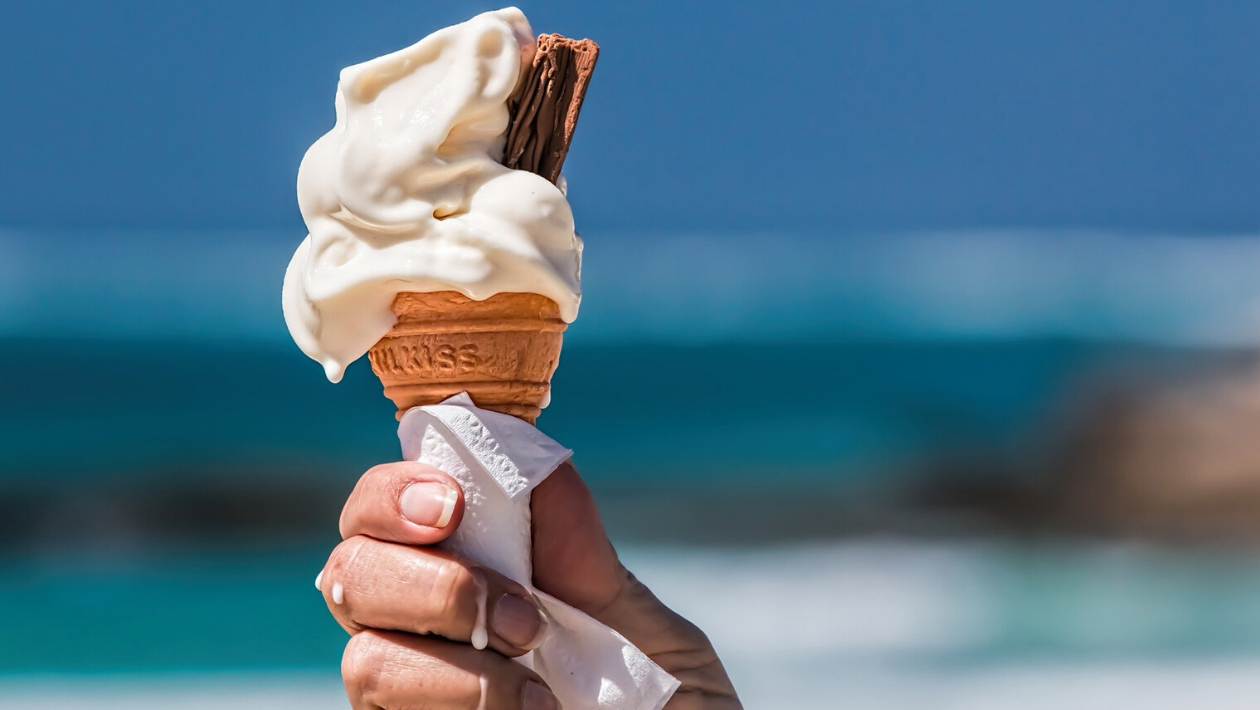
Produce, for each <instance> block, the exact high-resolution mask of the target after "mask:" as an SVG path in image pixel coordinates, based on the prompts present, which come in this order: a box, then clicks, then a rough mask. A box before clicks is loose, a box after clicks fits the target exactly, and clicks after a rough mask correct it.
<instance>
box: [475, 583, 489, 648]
mask: <svg viewBox="0 0 1260 710" xmlns="http://www.w3.org/2000/svg"><path fill="white" fill-rule="evenodd" d="M472 577H473V583H475V584H476V585H477V620H476V621H474V622H473V630H472V645H473V648H475V649H477V650H478V651H481V650H484V649H485V647H486V644H487V643H489V641H490V636H489V634H487V633H486V595H487V594H488V593H489V591H488V590H487V589H486V577H485V575H483V574H482V573H481V570H479V569H474V570H473V571H472Z"/></svg>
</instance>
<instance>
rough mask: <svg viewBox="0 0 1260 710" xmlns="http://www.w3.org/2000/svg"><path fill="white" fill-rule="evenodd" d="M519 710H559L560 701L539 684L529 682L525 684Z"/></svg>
mask: <svg viewBox="0 0 1260 710" xmlns="http://www.w3.org/2000/svg"><path fill="white" fill-rule="evenodd" d="M521 710H560V701H559V700H556V696H554V695H552V694H551V691H550V690H547V688H546V687H544V686H543V685H542V684H541V683H535V682H534V681H532V680H531V681H529V682H528V683H526V684H525V695H524V697H523V698H521Z"/></svg>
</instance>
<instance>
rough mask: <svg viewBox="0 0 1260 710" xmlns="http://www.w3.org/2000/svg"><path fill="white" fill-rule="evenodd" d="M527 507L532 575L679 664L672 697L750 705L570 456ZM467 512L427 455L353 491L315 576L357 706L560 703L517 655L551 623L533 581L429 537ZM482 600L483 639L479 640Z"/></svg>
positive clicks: (544, 706) (507, 708)
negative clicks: (639, 574)
mask: <svg viewBox="0 0 1260 710" xmlns="http://www.w3.org/2000/svg"><path fill="white" fill-rule="evenodd" d="M531 508H532V512H533V525H534V553H533V563H534V580H533V583H534V586H535V587H537V588H538V589H540V590H542V591H544V592H547V593H548V594H551V595H552V596H554V597H556V598H558V599H560V600H561V601H563V602H565V603H567V604H569V605H570V606H573V607H575V608H577V609H579V610H581V611H584V612H586V613H587V614H589V615H590V616H592V617H594V618H595V619H597V620H599V621H601V622H603V623H604V624H606V625H607V626H609V627H611V628H613V629H615V630H616V631H618V632H620V633H621V634H622V635H623V636H625V637H626V638H627V639H628V640H629V641H630V642H631V643H633V644H634V645H636V646H638V647H639V649H640V650H642V651H643V652H644V653H645V654H647V655H648V656H649V657H650V658H652V660H653V661H655V662H656V663H657V664H659V665H660V666H661V667H662V668H664V669H665V670H666V671H667V672H669V673H670V674H671V675H673V676H674V677H676V678H678V680H679V681H681V686H680V687H679V689H678V691H677V692H676V693H675V694H674V696H673V698H672V699H671V700H670V702H669V703H668V704H667V705H666V706H665V707H666V710H737V709H738V708H740V707H741V705H740V703H739V700H738V699H737V698H736V695H735V691H734V689H733V688H732V686H731V682H730V680H729V679H728V678H727V675H726V671H725V670H724V669H723V667H722V664H721V662H720V661H719V660H718V657H717V654H716V653H715V652H714V650H713V646H712V645H711V644H710V643H709V641H708V639H707V638H706V637H705V635H704V634H703V633H702V632H701V631H700V630H699V629H698V628H696V627H695V625H693V624H691V623H690V622H688V621H687V620H685V619H683V618H682V617H681V616H679V615H677V614H675V613H674V612H673V611H671V610H670V609H669V608H667V607H666V606H665V605H664V604H662V603H661V602H660V601H659V600H657V599H656V597H655V596H654V595H653V594H652V593H651V592H650V591H649V590H648V589H647V588H646V587H645V586H643V584H642V583H640V582H639V581H638V580H637V579H635V578H634V576H633V575H632V574H630V573H629V572H628V571H627V570H626V569H625V567H624V566H622V564H621V562H620V560H619V559H618V558H617V554H616V552H615V551H614V550H613V546H612V544H611V543H610V542H609V541H608V536H607V534H606V533H605V531H604V527H603V524H602V523H601V522H600V519H599V513H598V511H597V510H596V508H595V502H594V500H593V499H592V497H591V494H590V491H589V490H588V489H587V488H586V485H585V484H584V483H583V482H582V480H581V478H580V477H579V476H578V473H577V470H576V469H574V468H573V466H572V465H571V464H569V463H564V464H562V465H561V466H560V467H559V468H558V469H557V470H556V471H555V472H554V473H552V474H551V476H549V477H548V478H547V479H546V480H545V481H543V482H542V483H541V484H539V485H538V486H537V487H536V488H535V489H534V491H533V495H532V499H531ZM463 512H464V501H463V494H462V491H461V490H460V487H459V485H458V483H456V482H455V480H454V479H452V478H451V477H449V476H447V475H446V474H444V473H442V472H441V471H438V470H437V469H434V468H432V467H429V466H425V465H423V464H419V463H413V462H399V463H392V464H385V465H381V466H377V467H375V468H373V469H371V470H369V471H368V472H367V473H366V474H364V475H363V477H362V478H361V479H360V480H359V483H358V485H357V486H356V487H355V489H354V492H353V493H351V495H350V499H349V500H348V501H347V503H346V507H345V509H344V510H343V511H342V515H341V534H342V538H343V540H344V541H343V542H342V543H341V544H340V545H338V546H337V548H336V549H335V550H333V553H332V555H331V556H330V557H329V560H328V563H327V564H326V565H325V566H324V570H323V571H322V572H320V575H319V578H318V579H317V582H316V583H317V586H318V587H319V588H320V591H322V592H323V594H324V598H325V600H326V601H327V603H328V608H329V609H330V610H331V611H332V613H333V616H334V617H335V618H336V619H337V621H338V623H340V624H341V625H342V626H343V627H344V628H345V629H346V630H347V631H348V632H349V633H350V634H351V638H350V641H349V643H347V645H346V651H345V655H344V657H343V660H342V676H343V679H344V680H345V683H346V691H347V693H348V695H349V696H350V702H351V705H352V706H353V707H354V708H355V710H402V709H404V708H414V707H424V708H426V709H427V708H434V709H435V710H436V709H438V708H443V709H444V708H451V709H452V710H456V709H458V710H463V709H465V708H466V709H468V710H472V709H474V708H482V709H484V710H517V709H518V708H519V709H521V710H552V709H554V708H558V707H559V705H558V704H557V702H556V699H555V697H554V696H553V695H552V694H551V692H550V690H548V689H547V687H546V684H545V683H544V682H543V681H542V679H541V678H539V677H538V675H537V674H535V673H533V672H532V671H530V670H528V669H526V668H525V667H524V666H522V665H520V664H519V663H514V662H512V661H510V660H509V659H510V658H512V657H515V656H519V655H522V654H524V653H526V652H527V651H529V650H532V648H534V647H535V646H536V645H537V644H538V643H539V641H540V640H541V639H542V638H543V635H544V632H545V628H544V626H545V624H546V622H545V620H544V616H543V615H542V613H541V612H540V611H539V607H538V605H537V601H536V600H535V599H534V598H533V596H532V595H531V594H530V593H529V591H528V590H526V589H525V588H524V587H523V586H521V585H520V584H517V583H516V582H513V581H512V580H510V579H508V578H506V577H504V576H503V575H500V574H499V573H497V572H495V571H494V570H490V569H487V568H484V567H480V566H478V565H476V564H474V563H471V562H469V561H466V560H463V559H460V558H459V557H457V556H454V555H452V554H450V553H447V552H445V551H443V550H438V549H435V548H432V547H430V546H431V545H433V544H435V543H438V542H441V541H442V540H444V539H446V538H447V537H449V536H450V535H451V533H453V532H454V531H455V530H456V528H458V526H459V523H460V521H461V520H462V518H463ZM483 590H484V592H483ZM482 600H485V601H484V602H483V601H482ZM483 604H484V610H483V608H482V606H483ZM480 613H484V614H485V616H484V620H485V622H486V623H485V629H486V631H487V638H486V639H484V640H485V642H486V647H485V648H484V650H479V649H477V648H474V645H473V643H472V641H473V635H474V630H475V629H477V628H479V627H480V624H478V623H477V617H478V614H480Z"/></svg>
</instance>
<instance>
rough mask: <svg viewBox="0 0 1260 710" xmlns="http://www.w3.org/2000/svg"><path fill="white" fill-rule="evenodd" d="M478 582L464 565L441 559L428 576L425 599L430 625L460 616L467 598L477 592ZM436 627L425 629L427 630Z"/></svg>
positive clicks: (471, 597) (467, 601)
mask: <svg viewBox="0 0 1260 710" xmlns="http://www.w3.org/2000/svg"><path fill="white" fill-rule="evenodd" d="M477 586H478V583H477V580H476V579H475V578H474V575H473V573H472V572H471V571H469V570H468V568H466V567H464V565H462V564H460V563H458V562H455V561H452V560H441V561H440V562H438V563H437V564H436V565H435V566H434V569H433V573H432V575H431V576H430V578H429V586H428V590H427V594H426V597H427V600H428V603H429V608H430V610H431V614H432V621H433V622H435V623H433V624H432V625H433V626H437V625H438V624H440V623H443V622H448V621H449V620H451V619H457V618H460V617H461V615H462V614H461V612H462V611H463V610H464V609H466V608H467V605H468V603H469V600H472V599H473V598H474V596H475V595H476V594H477V593H478V589H477ZM437 630H438V629H437V628H431V629H427V630H426V631H428V632H433V631H437Z"/></svg>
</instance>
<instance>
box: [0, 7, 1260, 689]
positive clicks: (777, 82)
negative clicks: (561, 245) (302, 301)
mask: <svg viewBox="0 0 1260 710" xmlns="http://www.w3.org/2000/svg"><path fill="white" fill-rule="evenodd" d="M522 8H523V9H524V10H525V11H526V13H527V14H528V15H529V16H530V18H531V20H532V21H533V24H534V27H535V29H536V30H537V31H540V32H551V31H557V32H561V33H564V34H568V35H571V36H579V37H581V36H590V37H592V38H594V39H596V40H597V41H599V42H600V43H601V45H602V46H603V54H602V56H601V59H600V64H599V68H598V70H597V72H596V75H595V79H594V82H593V85H592V89H591V93H590V95H589V97H588V103H587V105H586V107H585V109H584V111H583V120H582V124H581V127H580V128H579V130H578V134H577V137H576V141H575V144H574V149H573V152H572V154H571V156H570V158H569V161H568V162H567V163H566V174H567V176H568V181H569V185H570V192H569V195H570V199H571V201H572V203H573V205H574V209H575V212H576V215H577V219H578V228H579V231H580V232H581V233H582V235H583V237H584V238H585V240H586V252H585V264H584V291H585V296H584V301H583V305H582V313H581V317H580V318H579V320H578V321H577V323H575V324H574V325H573V326H572V327H571V328H570V330H569V333H568V335H566V345H565V349H564V354H563V357H562V362H561V366H560V369H559V371H558V373H557V375H556V379H555V382H554V395H553V404H552V405H551V407H550V408H548V409H547V410H546V412H545V413H544V414H543V416H542V418H541V419H540V421H539V425H540V427H541V428H542V429H543V430H544V431H546V432H547V433H549V434H550V435H552V436H553V437H555V438H556V439H558V440H559V441H561V442H563V443H565V444H566V445H567V446H570V447H572V448H573V449H575V450H576V452H577V455H576V461H577V463H578V464H579V467H580V469H581V470H582V472H583V475H584V476H585V477H586V478H587V479H588V480H589V482H590V484H591V486H592V488H593V489H594V490H595V492H596V495H597V498H598V500H599V502H600V505H601V509H602V510H603V512H604V514H605V517H606V521H607V523H608V525H609V528H610V530H611V531H612V534H613V537H614V541H615V542H616V543H617V545H618V547H619V548H620V549H621V550H622V552H623V555H624V557H625V558H626V559H627V562H628V564H630V565H631V567H632V569H634V570H635V571H636V573H637V574H638V575H639V576H640V577H641V578H642V579H643V580H645V581H646V582H647V583H648V584H649V585H650V586H652V587H653V588H654V589H655V590H656V591H657V593H658V595H659V596H661V597H662V598H663V599H665V600H666V601H667V602H668V603H670V604H671V605H672V606H674V607H675V608H676V609H677V610H678V611H680V612H681V613H683V614H684V615H686V616H688V617H690V618H692V619H693V620H695V621H696V622H697V623H699V624H700V625H701V626H702V627H703V628H704V629H705V630H706V631H707V632H708V633H709V635H710V636H711V638H712V639H713V640H714V642H715V643H716V645H717V647H718V649H719V651H720V653H721V654H722V656H723V657H724V659H725V660H726V662H727V665H728V667H729V669H730V671H731V675H732V677H733V679H734V681H735V684H736V687H737V688H738V689H739V690H740V691H741V694H742V695H743V697H744V701H745V705H746V706H747V707H749V708H765V709H767V710H778V709H789V708H804V707H828V708H831V707H834V708H864V709H874V710H885V709H886V710H894V709H898V710H900V709H903V708H904V709H909V708H921V707H927V706H930V707H933V708H941V709H945V708H959V709H962V708H966V709H967V710H986V709H988V708H1003V709H1005V708H1068V707H1070V708H1109V709H1118V710H1122V709H1125V708H1142V709H1143V710H1152V709H1157V708H1184V707H1189V706H1203V707H1212V708H1218V709H1219V708H1253V707H1256V705H1257V703H1260V137H1258V136H1260V131H1258V130H1257V127H1258V126H1260V71H1257V68H1258V64H1260V52H1258V50H1257V46H1256V43H1255V37H1256V36H1258V35H1260V5H1257V4H1255V3H1250V2H1246V1H1244V0H1227V1H1225V2H1217V3H1196V2H1171V1H1167V0H1156V1H1149V0H1147V1H1142V2H1138V1H1120V0H1116V1H1107V2H1092V1H1091V2H1087V1H1085V0H1057V1H1055V2H1049V1H1047V2H1027V3H1008V2H997V1H989V2H980V1H976V2H953V3H920V2H909V1H894V2H881V3H868V2H847V1H846V2H828V3H822V2H819V3H810V2H791V1H788V2H778V3H764V2H752V1H750V0H733V1H732V2H724V3H708V2H689V3H668V2H664V1H663V0H652V1H649V2H636V3H600V4H595V3H590V4H587V5H584V6H578V5H576V4H574V3H560V2H541V1H540V2H532V3H529V4H526V5H523V6H522ZM488 9H494V6H491V5H487V4H485V3H479V2H441V3H438V2H373V3H368V2H344V3H335V4H332V3H329V4H319V3H316V4H311V3H297V2H290V1H287V0H286V1H277V2H269V3H246V2H235V1H232V2H214V3H210V2H189V3H159V2H150V1H145V0H121V1H119V2H112V3H69V2H58V1H49V2H41V3H35V2H25V1H21V0H18V1H15V2H11V3H9V4H8V5H7V6H6V9H5V12H4V17H5V20H4V22H3V23H0V65H3V66H4V67H5V70H6V76H7V79H8V96H9V102H8V110H7V111H5V112H4V113H3V114H2V115H0V145H2V146H3V150H2V152H0V184H3V185H4V186H5V187H4V189H3V190H0V402H2V403H3V405H4V406H3V407H0V628H2V629H4V632H3V633H2V634H0V708H30V707H36V706H38V707H41V708H47V709H50V710H60V709H62V708H66V709H69V708H128V709H130V710H137V709H145V708H159V707H161V708H165V707H170V706H172V705H179V706H180V707H183V708H188V709H190V710H191V709H200V708H207V709H209V708H222V707H228V706H231V707H235V708H238V710H253V709H254V708H259V709H261V708H268V709H270V710H274V709H277V708H303V709H304V710H322V709H324V708H328V709H333V708H343V707H346V706H347V704H346V701H345V698H344V695H343V693H342V691H341V688H340V683H339V677H338V664H339V659H340V654H341V648H342V646H343V645H344V642H345V638H344V635H343V632H342V631H341V630H340V629H339V628H338V627H337V626H336V625H335V624H334V623H333V621H332V620H331V618H329V617H328V615H327V613H326V611H325V609H324V603H323V600H322V599H321V598H320V596H319V595H318V594H317V593H316V591H315V590H314V589H313V588H312V581H313V579H314V576H315V573H316V572H317V571H318V570H319V569H320V567H321V566H322V563H323V560H324V558H325V556H326V555H327V553H328V551H329V550H330V549H331V548H332V546H333V545H334V544H335V543H336V541H337V532H336V519H337V514H338V511H339V510H340V506H341V503H342V501H343V500H344V498H345V496H346V495H347V494H348V492H349V490H350V489H351V487H352V486H353V484H354V482H355V480H356V479H357V477H358V476H359V475H360V473H361V472H362V471H364V470H365V469H367V468H368V467H369V466H371V465H373V464H375V463H378V462H382V461H388V460H393V459H395V458H397V456H398V451H397V441H396V439H395V436H394V420H393V417H392V414H393V412H392V405H391V404H390V403H389V402H388V401H387V400H385V399H384V398H383V397H382V395H381V393H380V387H379V384H378V383H377V382H376V380H375V379H374V378H373V377H372V375H371V372H370V370H369V368H368V367H367V365H366V363H362V362H361V363H358V364H356V365H355V366H353V367H352V368H351V369H350V372H349V373H348V375H347V377H346V379H345V381H344V382H343V383H342V384H339V385H336V386H334V385H330V384H329V383H328V382H326V381H325V380H324V379H323V377H322V373H321V370H320V368H319V367H318V366H317V365H316V364H315V363H313V362H311V361H309V360H307V359H306V358H305V357H304V356H303V355H302V354H301V353H300V352H298V351H297V349H296V347H294V346H293V344H292V342H291V341H290V340H289V337H288V334H287V331H286V329H285V326H284V322H283V319H282V317H281V314H280V307H279V292H280V281H281V276H282V273H283V270H284V267H285V265H286V263H287V261H288V258H289V256H290V255H291V253H292V250H293V249H294V248H295V247H296V245H297V244H298V242H299V241H300V240H301V238H302V237H303V236H304V235H305V230H304V229H303V225H302V222H301V219H300V216H299V215H298V213H297V205H296V198H295V196H294V187H293V185H294V178H295V175H296V171H297V166H298V163H299V161H300V160H301V156H302V154H303V151H304V150H305V148H306V147H307V146H308V145H309V144H310V143H311V142H312V141H314V140H315V138H317V137H318V136H319V135H320V134H322V133H323V132H324V131H326V130H327V129H328V128H329V127H331V125H332V123H333V107H332V97H333V91H334V87H335V82H336V76H337V72H338V71H339V69H340V68H341V67H343V66H346V65H349V64H352V63H355V62H358V61H362V60H365V59H368V58H371V57H374V56H377V55H379V54H382V53H384V52H387V51H390V50H393V49H396V48H400V47H402V46H405V45H407V44H410V43H412V42H414V41H416V40H418V39H419V38H421V37H422V36H424V35H425V34H427V33H429V32H431V31H433V30H435V29H437V28H439V27H441V26H445V25H447V24H451V23H454V22H457V21H460V20H463V19H465V18H467V17H469V16H471V15H473V14H475V13H476V12H479V11H483V10H488Z"/></svg>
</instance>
